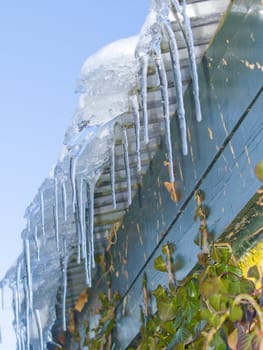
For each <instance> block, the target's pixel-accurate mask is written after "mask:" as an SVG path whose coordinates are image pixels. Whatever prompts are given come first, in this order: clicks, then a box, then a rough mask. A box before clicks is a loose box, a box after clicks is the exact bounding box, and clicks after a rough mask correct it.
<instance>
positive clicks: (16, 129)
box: [0, 0, 150, 350]
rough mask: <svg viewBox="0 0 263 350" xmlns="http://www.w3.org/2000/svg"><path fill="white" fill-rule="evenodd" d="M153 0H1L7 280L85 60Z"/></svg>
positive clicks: (128, 28)
mask: <svg viewBox="0 0 263 350" xmlns="http://www.w3.org/2000/svg"><path fill="white" fill-rule="evenodd" d="M149 2H150V1H149V0H132V1H131V0H100V1H91V0H74V1H73V0H45V1H44V0H42V1H36V0H24V1H21V0H2V1H1V3H0V52H1V54H0V121H1V128H0V130H1V137H0V149H1V157H0V159H1V168H0V169H1V170H0V194H1V201H0V203H1V204H0V205H1V208H0V215H1V216H0V239H1V244H0V279H1V278H2V277H3V276H4V273H5V272H6V270H7V269H8V268H9V267H10V265H11V264H12V263H13V262H14V261H15V259H16V256H17V255H18V254H19V253H20V251H21V244H20V233H21V231H22V229H23V228H24V226H25V222H24V219H23V215H24V212H25V209H26V207H27V205H28V204H29V203H30V202H31V200H32V199H33V197H34V196H35V194H36V193H37V190H38V187H39V186H40V184H41V182H42V181H43V179H44V178H45V177H46V176H47V175H48V173H49V171H50V169H51V167H52V165H53V163H54V162H55V161H56V159H57V157H58V154H59V151H60V148H61V145H62V141H63V136H64V133H65V131H66V128H67V126H68V125H69V123H70V120H71V117H72V115H73V113H74V110H75V106H76V102H77V95H76V94H74V90H75V86H76V80H77V78H78V76H79V72H80V68H81V66H82V64H83V62H84V61H85V59H86V58H87V57H88V56H89V55H91V54H92V53H94V52H95V51H97V50H98V49H100V48H101V47H102V46H104V45H106V44H107V43H110V42H112V41H114V40H117V39H120V38H124V37H128V36H130V35H134V34H137V33H138V32H139V30H140V28H141V26H142V24H143V22H144V19H145V17H146V14H147V11H148V7H149ZM0 323H1V319H0ZM0 349H1V350H2V349H4V348H3V346H1V345H0ZM6 349H7V348H6ZM8 349H11V348H8Z"/></svg>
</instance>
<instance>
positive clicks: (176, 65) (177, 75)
mask: <svg viewBox="0 0 263 350" xmlns="http://www.w3.org/2000/svg"><path fill="white" fill-rule="evenodd" d="M162 30H163V32H164V34H165V36H166V38H167V40H168V44H169V52H170V58H171V67H172V72H173V79H174V85H175V95H176V105H177V110H176V112H177V115H178V118H179V123H180V129H181V138H182V150H183V154H184V155H187V154H188V145H187V131H186V121H185V109H184V100H183V84H182V76H181V69H180V59H179V52H178V47H177V43H176V39H175V35H174V33H173V31H172V28H171V24H170V23H169V21H168V20H164V21H163V22H162Z"/></svg>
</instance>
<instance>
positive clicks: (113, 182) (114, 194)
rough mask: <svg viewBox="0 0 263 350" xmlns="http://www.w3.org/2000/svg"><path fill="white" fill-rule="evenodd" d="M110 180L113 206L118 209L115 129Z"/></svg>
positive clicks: (111, 150)
mask: <svg viewBox="0 0 263 350" xmlns="http://www.w3.org/2000/svg"><path fill="white" fill-rule="evenodd" d="M110 152H111V154H110V180H111V196H112V206H113V209H116V206H117V204H116V191H115V139H114V129H113V140H112V145H111V148H110Z"/></svg>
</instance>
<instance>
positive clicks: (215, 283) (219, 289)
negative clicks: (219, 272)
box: [200, 277, 226, 299]
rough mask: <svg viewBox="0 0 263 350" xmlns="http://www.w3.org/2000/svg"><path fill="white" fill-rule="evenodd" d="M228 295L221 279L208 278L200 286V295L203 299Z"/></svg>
mask: <svg viewBox="0 0 263 350" xmlns="http://www.w3.org/2000/svg"><path fill="white" fill-rule="evenodd" d="M220 293H223V294H226V288H225V286H224V284H223V282H222V281H221V279H220V278H219V277H211V278H207V279H206V280H205V281H204V282H203V283H202V284H201V285H200V294H201V295H202V297H203V298H205V299H208V298H209V297H210V296H211V295H212V294H220Z"/></svg>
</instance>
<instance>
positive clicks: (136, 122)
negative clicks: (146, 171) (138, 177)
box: [130, 95, 142, 171]
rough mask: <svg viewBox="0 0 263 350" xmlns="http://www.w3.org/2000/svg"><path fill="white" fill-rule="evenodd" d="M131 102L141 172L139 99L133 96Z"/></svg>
mask: <svg viewBox="0 0 263 350" xmlns="http://www.w3.org/2000/svg"><path fill="white" fill-rule="evenodd" d="M130 102H131V110H132V114H133V118H134V125H135V128H134V129H135V137H136V153H137V170H138V171H141V169H142V161H141V141H140V132H141V125H140V112H139V104H138V99H137V96H136V95H132V96H131V97H130Z"/></svg>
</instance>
